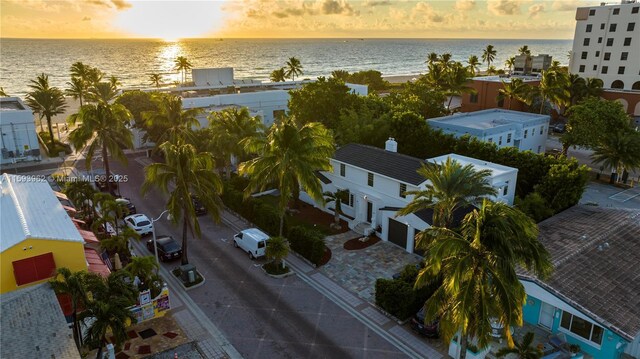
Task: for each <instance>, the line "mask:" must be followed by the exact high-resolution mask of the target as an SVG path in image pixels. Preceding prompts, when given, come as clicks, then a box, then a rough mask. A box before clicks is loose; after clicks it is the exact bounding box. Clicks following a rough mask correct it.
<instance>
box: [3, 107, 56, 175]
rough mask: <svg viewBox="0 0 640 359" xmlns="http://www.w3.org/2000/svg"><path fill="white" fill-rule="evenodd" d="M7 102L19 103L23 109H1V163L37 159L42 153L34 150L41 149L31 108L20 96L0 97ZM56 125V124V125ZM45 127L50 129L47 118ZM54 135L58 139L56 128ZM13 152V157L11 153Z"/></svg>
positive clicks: (44, 123) (44, 122) (44, 121)
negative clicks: (36, 152)
mask: <svg viewBox="0 0 640 359" xmlns="http://www.w3.org/2000/svg"><path fill="white" fill-rule="evenodd" d="M0 100H1V101H2V102H6V103H17V104H18V106H19V107H22V109H15V110H14V109H2V110H1V111H0V134H1V137H2V138H1V139H0V148H1V149H2V155H0V163H13V162H14V161H35V160H39V159H40V155H37V156H36V155H33V154H34V151H33V150H38V151H39V149H40V144H39V143H38V135H37V132H36V126H35V122H34V116H33V113H32V112H31V109H30V108H29V107H28V106H27V105H25V104H24V103H23V102H22V100H21V99H20V98H18V97H4V98H2V99H0ZM54 127H55V126H54ZM43 128H44V129H45V131H48V129H47V126H46V120H44V119H43ZM53 135H54V136H55V137H56V139H57V132H56V130H55V129H54V132H53ZM11 154H13V156H12V157H11V156H10V155H11Z"/></svg>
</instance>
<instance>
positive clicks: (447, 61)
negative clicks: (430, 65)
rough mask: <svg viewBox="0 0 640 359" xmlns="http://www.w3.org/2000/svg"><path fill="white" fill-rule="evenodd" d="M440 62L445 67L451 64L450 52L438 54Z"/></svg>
mask: <svg viewBox="0 0 640 359" xmlns="http://www.w3.org/2000/svg"><path fill="white" fill-rule="evenodd" d="M439 61H440V63H441V64H443V65H444V66H445V67H447V66H448V65H449V64H451V62H452V61H451V54H450V53H448V52H445V53H444V54H442V55H440V60H439Z"/></svg>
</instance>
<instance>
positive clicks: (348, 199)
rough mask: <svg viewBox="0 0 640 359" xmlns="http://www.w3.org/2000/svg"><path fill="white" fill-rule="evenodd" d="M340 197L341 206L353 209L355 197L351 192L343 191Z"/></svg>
mask: <svg viewBox="0 0 640 359" xmlns="http://www.w3.org/2000/svg"><path fill="white" fill-rule="evenodd" d="M339 195H340V197H339V198H340V203H341V204H343V205H346V206H349V207H353V195H352V194H351V193H350V192H349V190H348V189H345V190H343V192H340V193H339Z"/></svg>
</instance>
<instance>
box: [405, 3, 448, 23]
mask: <svg viewBox="0 0 640 359" xmlns="http://www.w3.org/2000/svg"><path fill="white" fill-rule="evenodd" d="M419 19H427V20H429V21H431V22H443V21H444V16H442V15H440V14H438V13H437V12H436V11H435V10H434V9H433V6H431V4H427V3H425V2H419V3H417V4H416V6H415V7H414V8H413V10H412V12H411V20H419Z"/></svg>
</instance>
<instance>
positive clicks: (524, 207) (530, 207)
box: [516, 192, 553, 223]
mask: <svg viewBox="0 0 640 359" xmlns="http://www.w3.org/2000/svg"><path fill="white" fill-rule="evenodd" d="M516 207H518V209H519V210H521V211H522V212H523V213H524V214H526V215H527V216H529V217H531V219H533V220H534V221H536V222H538V223H539V222H542V221H543V220H545V219H547V218H549V217H551V216H552V215H553V210H552V209H551V208H549V205H548V204H547V202H546V201H545V200H544V198H542V196H540V194H539V193H538V192H532V193H530V194H529V195H527V196H526V197H525V198H524V199H520V198H516Z"/></svg>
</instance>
